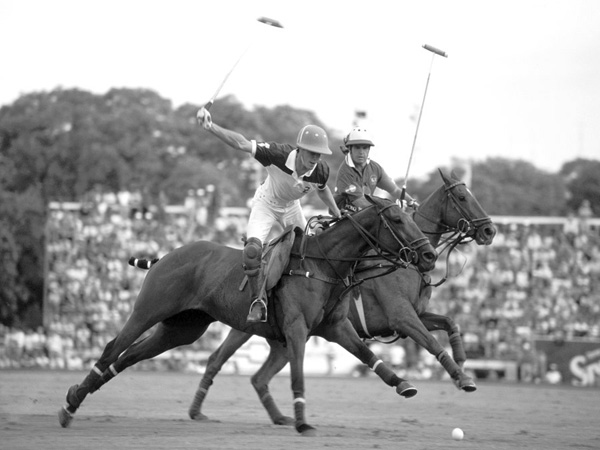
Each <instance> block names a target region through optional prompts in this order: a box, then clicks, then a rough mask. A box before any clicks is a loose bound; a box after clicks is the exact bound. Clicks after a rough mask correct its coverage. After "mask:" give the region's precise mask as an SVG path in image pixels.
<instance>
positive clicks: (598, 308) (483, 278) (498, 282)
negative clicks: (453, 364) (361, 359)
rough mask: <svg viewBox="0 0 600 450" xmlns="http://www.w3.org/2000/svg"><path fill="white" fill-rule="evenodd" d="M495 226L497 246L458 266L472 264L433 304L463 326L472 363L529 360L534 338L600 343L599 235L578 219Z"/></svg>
mask: <svg viewBox="0 0 600 450" xmlns="http://www.w3.org/2000/svg"><path fill="white" fill-rule="evenodd" d="M496 226H497V229H498V234H497V235H496V238H495V240H494V242H493V244H492V245H491V246H487V247H486V246H477V245H475V244H474V243H471V244H468V246H467V247H466V248H464V249H461V253H456V254H455V255H454V257H452V258H451V262H450V264H451V265H454V266H456V267H455V269H456V268H460V267H462V265H463V264H464V263H465V261H466V264H464V268H463V269H462V272H461V273H460V274H459V275H458V276H455V277H452V278H450V279H449V280H448V281H447V282H446V283H445V284H444V285H442V286H440V287H439V288H437V289H436V290H434V294H433V296H432V300H431V303H430V310H431V311H432V312H438V313H440V314H444V315H447V316H450V317H452V318H453V319H454V320H455V321H456V322H457V323H458V324H460V326H461V331H462V333H463V339H464V341H465V344H466V345H467V346H468V350H469V352H468V353H470V356H471V357H484V358H492V359H515V360H518V359H520V358H528V357H529V356H528V354H529V353H531V346H532V344H533V338H534V337H535V336H544V337H550V338H552V339H557V340H568V339H574V338H589V339H595V340H600V230H598V229H596V228H590V227H589V226H588V224H587V223H586V221H582V220H580V219H579V218H577V217H575V216H573V215H572V216H569V217H568V218H567V219H566V220H565V221H564V223H558V224H557V223H555V224H527V223H526V222H524V223H520V224H516V223H506V224H504V223H500V224H496ZM437 270H441V269H437Z"/></svg>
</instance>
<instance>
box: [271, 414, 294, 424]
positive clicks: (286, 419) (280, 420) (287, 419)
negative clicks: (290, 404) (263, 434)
mask: <svg viewBox="0 0 600 450" xmlns="http://www.w3.org/2000/svg"><path fill="white" fill-rule="evenodd" d="M273 423H274V424H275V425H285V426H289V425H294V423H295V420H294V419H293V418H292V417H289V416H281V417H277V418H275V419H273Z"/></svg>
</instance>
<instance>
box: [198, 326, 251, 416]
mask: <svg viewBox="0 0 600 450" xmlns="http://www.w3.org/2000/svg"><path fill="white" fill-rule="evenodd" d="M251 336H252V335H250V334H248V333H244V332H243V331H239V330H236V329H234V328H232V329H231V331H230V332H229V334H228V335H227V337H226V338H225V340H224V341H223V342H222V343H221V345H220V346H219V348H217V350H215V351H214V352H213V353H211V355H210V356H209V358H208V363H207V365H206V369H205V371H204V375H203V376H202V379H201V380H200V383H199V385H198V389H196V393H195V394H194V399H193V400H192V404H191V405H190V408H189V409H188V415H189V416H190V419H192V420H199V421H200V420H208V417H207V416H205V415H204V414H202V412H201V409H202V404H203V403H204V399H205V398H206V396H207V395H208V390H209V388H210V386H212V384H213V380H214V378H215V377H216V376H217V374H218V373H219V372H220V371H221V368H222V367H223V364H225V363H226V362H227V361H228V360H229V358H231V356H233V354H234V353H235V352H236V351H237V350H238V349H239V348H240V347H241V346H242V345H244V344H245V343H246V342H247V341H248V339H250V337H251Z"/></svg>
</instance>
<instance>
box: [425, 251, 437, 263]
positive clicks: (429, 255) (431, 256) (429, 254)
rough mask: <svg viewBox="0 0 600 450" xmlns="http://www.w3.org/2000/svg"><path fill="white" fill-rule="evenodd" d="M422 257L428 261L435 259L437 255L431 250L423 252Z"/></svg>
mask: <svg viewBox="0 0 600 450" xmlns="http://www.w3.org/2000/svg"><path fill="white" fill-rule="evenodd" d="M423 259H425V261H427V262H429V263H431V262H435V260H436V259H437V255H436V254H435V253H433V252H425V254H424V255H423Z"/></svg>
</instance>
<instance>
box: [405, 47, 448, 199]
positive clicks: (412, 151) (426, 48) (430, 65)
mask: <svg viewBox="0 0 600 450" xmlns="http://www.w3.org/2000/svg"><path fill="white" fill-rule="evenodd" d="M423 48H424V49H425V50H429V51H430V52H431V53H433V54H432V55H431V63H430V64H429V74H428V75H427V83H425V92H424V93H423V101H422V102H421V109H420V110H419V118H418V119H417V128H416V129H415V137H414V139H413V143H412V149H411V150H410V157H409V158H408V166H407V167H406V176H405V177H404V185H403V186H402V194H401V197H400V199H401V200H402V201H404V196H405V195H406V182H407V180H408V172H409V170H410V164H411V162H412V157H413V153H414V151H415V144H416V143H417V134H418V133H419V124H420V123H421V116H422V115H423V106H425V97H427V88H428V87H429V78H431V68H432V67H433V59H434V58H435V55H440V56H443V57H444V58H447V57H448V54H447V53H446V52H444V51H442V50H440V49H439V48H435V47H433V46H431V45H427V44H424V45H423Z"/></svg>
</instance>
